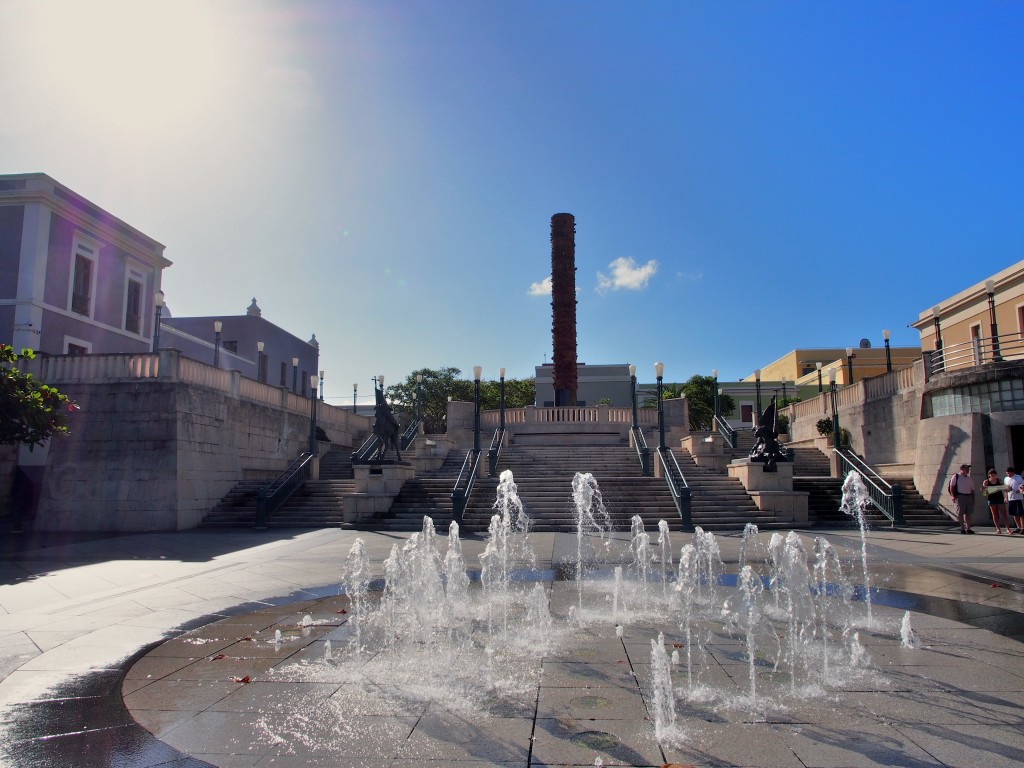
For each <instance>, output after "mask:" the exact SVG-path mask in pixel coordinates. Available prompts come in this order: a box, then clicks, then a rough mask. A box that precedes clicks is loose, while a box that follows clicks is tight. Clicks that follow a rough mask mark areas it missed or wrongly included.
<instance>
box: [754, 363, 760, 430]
mask: <svg viewBox="0 0 1024 768" xmlns="http://www.w3.org/2000/svg"><path fill="white" fill-rule="evenodd" d="M754 392H756V393H757V418H756V419H754V423H755V424H757V423H758V422H760V421H761V369H760V368H755V369H754Z"/></svg>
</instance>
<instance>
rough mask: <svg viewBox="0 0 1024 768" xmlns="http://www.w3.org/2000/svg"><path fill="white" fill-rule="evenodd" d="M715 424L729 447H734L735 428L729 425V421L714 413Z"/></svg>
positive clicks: (735, 440)
mask: <svg viewBox="0 0 1024 768" xmlns="http://www.w3.org/2000/svg"><path fill="white" fill-rule="evenodd" d="M715 426H716V427H717V428H718V433H719V434H720V435H721V436H722V437H724V438H725V439H726V440H728V441H729V447H730V448H735V447H736V445H737V437H736V430H735V429H733V428H732V427H731V426H730V425H729V422H727V421H726V420H725V419H723V418H722V417H721V416H717V415H716V416H715Z"/></svg>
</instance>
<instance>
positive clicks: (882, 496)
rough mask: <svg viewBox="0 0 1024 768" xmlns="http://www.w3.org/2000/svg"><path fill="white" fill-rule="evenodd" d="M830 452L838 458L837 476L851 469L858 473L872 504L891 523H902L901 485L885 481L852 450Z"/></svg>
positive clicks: (834, 449) (845, 473) (833, 450)
mask: <svg viewBox="0 0 1024 768" xmlns="http://www.w3.org/2000/svg"><path fill="white" fill-rule="evenodd" d="M832 452H833V453H834V454H836V456H837V457H838V458H839V476H840V477H846V476H847V475H848V474H849V473H850V472H851V471H852V472H856V473H857V474H858V475H860V478H861V480H863V481H864V486H865V487H866V488H867V490H868V498H869V499H870V500H871V504H872V506H874V507H875V508H876V509H878V511H880V512H881V513H882V514H883V515H885V516H886V517H887V518H889V522H891V523H892V524H893V525H903V524H904V520H903V486H901V485H900V484H899V483H897V484H896V485H890V484H889V483H887V482H886V481H885V480H884V479H882V477H881V476H880V475H879V474H878V473H877V472H875V470H873V469H872V468H871V467H869V466H868V465H867V464H865V463H864V461H863V459H861V458H860V457H859V456H857V455H856V454H854V453H853V452H852V451H845V452H844V451H842V450H840V449H837V448H833V449H832Z"/></svg>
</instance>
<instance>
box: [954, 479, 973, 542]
mask: <svg viewBox="0 0 1024 768" xmlns="http://www.w3.org/2000/svg"><path fill="white" fill-rule="evenodd" d="M949 495H950V496H952V497H953V506H954V507H956V520H957V522H958V523H960V533H974V529H973V528H971V512H972V510H973V509H974V479H973V478H972V477H971V465H970V464H961V465H960V471H959V472H958V473H957V474H955V475H953V477H951V478H950V481H949Z"/></svg>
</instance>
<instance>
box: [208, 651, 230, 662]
mask: <svg viewBox="0 0 1024 768" xmlns="http://www.w3.org/2000/svg"><path fill="white" fill-rule="evenodd" d="M226 658H227V656H225V655H224V654H223V653H218V654H217V655H216V656H214V657H212V658H211V659H210V661H220V660H221V659H226Z"/></svg>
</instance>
